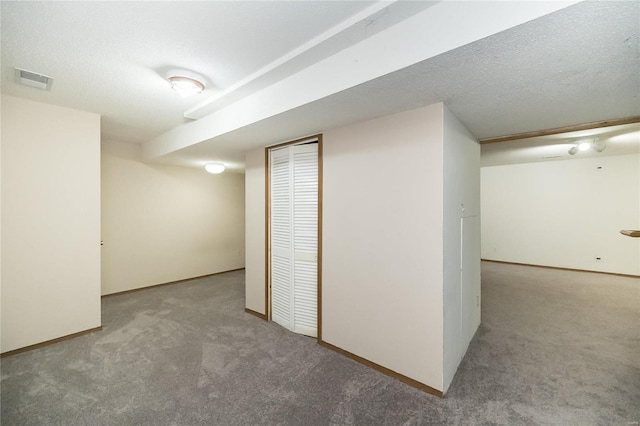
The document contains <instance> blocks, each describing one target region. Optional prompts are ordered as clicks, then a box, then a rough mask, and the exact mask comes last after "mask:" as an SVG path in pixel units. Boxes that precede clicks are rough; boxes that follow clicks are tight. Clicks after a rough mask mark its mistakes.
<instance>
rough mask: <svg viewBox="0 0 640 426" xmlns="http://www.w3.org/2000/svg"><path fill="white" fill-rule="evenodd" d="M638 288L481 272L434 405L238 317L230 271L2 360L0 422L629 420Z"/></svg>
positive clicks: (639, 338)
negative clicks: (468, 324)
mask: <svg viewBox="0 0 640 426" xmlns="http://www.w3.org/2000/svg"><path fill="white" fill-rule="evenodd" d="M639 281H640V280H638V279H634V278H625V277H615V276H609V275H602V274H591V273H581V272H566V271H558V270H551V269H543V268H533V267H524V266H514V265H504V264H497V263H490V262H484V263H483V266H482V301H483V305H482V316H483V323H482V325H481V327H480V329H479V330H478V333H477V334H476V336H475V337H474V339H473V341H472V344H471V346H470V348H469V351H468V353H467V355H466V357H465V358H464V360H463V361H462V364H461V366H460V368H459V370H458V373H457V374H456V376H455V379H454V381H453V384H452V385H451V388H450V390H449V392H448V393H447V395H446V397H445V398H444V399H440V398H437V397H434V396H431V395H428V394H426V393H423V392H421V391H419V390H417V389H414V388H412V387H410V386H408V385H405V384H403V383H401V382H399V381H397V380H395V379H392V378H390V377H387V376H385V375H383V374H381V373H378V372H376V371H374V370H372V369H369V368H367V367H365V366H363V365H361V364H358V363H356V362H354V361H352V360H350V359H347V358H345V357H342V356H340V355H338V354H337V353H334V352H332V351H330V350H328V349H325V348H323V347H321V346H319V345H317V344H316V343H315V340H314V339H310V338H307V337H304V336H299V335H296V334H292V333H289V332H287V331H285V330H284V329H283V328H281V327H280V326H278V325H276V324H274V323H268V322H265V321H262V320H260V319H259V318H256V317H254V316H251V315H249V314H246V313H244V312H243V308H244V297H243V291H244V284H243V282H244V273H243V272H242V271H237V272H231V273H227V274H222V275H217V276H213V277H208V278H204V279H197V280H192V281H189V282H185V283H180V284H176V285H172V286H164V287H158V288H152V289H148V290H144V291H140V292H135V293H130V294H124V295H116V296H110V297H106V298H104V299H103V301H102V308H103V327H104V329H103V330H102V331H101V332H97V333H93V334H90V335H86V336H82V337H78V338H75V339H71V340H68V341H65V342H61V343H58V344H55V345H52V346H49V347H45V348H41V349H37V350H33V351H30V352H26V353H22V354H18V355H14V356H10V357H6V358H3V359H2V361H1V364H0V369H1V376H2V379H1V383H0V386H1V404H2V406H1V413H2V417H1V420H2V425H3V426H9V425H156V426H157V425H225V426H226V425H437V424H442V425H480V424H481V425H485V424H498V425H538V424H542V425H625V426H628V425H630V424H637V422H638V421H640V282H639ZM634 422H635V423H634Z"/></svg>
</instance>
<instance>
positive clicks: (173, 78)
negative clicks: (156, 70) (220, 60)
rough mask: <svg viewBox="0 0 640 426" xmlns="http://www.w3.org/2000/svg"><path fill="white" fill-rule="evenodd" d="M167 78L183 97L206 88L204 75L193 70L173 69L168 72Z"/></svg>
mask: <svg viewBox="0 0 640 426" xmlns="http://www.w3.org/2000/svg"><path fill="white" fill-rule="evenodd" d="M167 80H169V82H170V83H171V88H172V89H173V90H175V91H176V92H178V94H179V95H180V96H182V97H183V98H186V97H188V96H191V95H197V94H198V93H201V92H202V91H203V90H204V83H203V82H204V77H202V76H201V75H198V74H196V73H194V72H191V71H186V70H171V71H169V72H168V73H167Z"/></svg>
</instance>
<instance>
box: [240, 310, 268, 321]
mask: <svg viewBox="0 0 640 426" xmlns="http://www.w3.org/2000/svg"><path fill="white" fill-rule="evenodd" d="M244 311H245V312H246V313H248V314H251V315H253V316H256V317H258V318H260V319H263V320H265V321H268V319H267V316H266V315H265V314H261V313H260V312H257V311H254V310H252V309H249V308H244Z"/></svg>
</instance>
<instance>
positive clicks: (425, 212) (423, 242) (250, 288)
mask: <svg viewBox="0 0 640 426" xmlns="http://www.w3.org/2000/svg"><path fill="white" fill-rule="evenodd" d="M322 140H323V149H322V156H321V160H322V191H323V195H322V200H321V202H322V212H323V215H322V235H321V238H322V239H321V243H322V252H321V255H322V270H321V274H322V285H321V291H322V296H321V307H322V310H321V312H320V317H321V322H320V324H319V327H320V330H319V333H320V334H319V341H320V342H321V343H322V344H324V345H327V346H330V347H332V348H334V349H337V350H339V351H343V353H347V354H348V355H349V356H353V357H355V358H356V359H359V360H361V361H362V360H364V361H368V362H369V363H374V364H376V365H377V366H378V368H380V369H381V370H382V371H384V372H386V373H387V374H391V375H393V376H395V377H399V378H400V379H401V380H404V381H406V382H408V383H410V384H412V385H414V386H416V387H419V388H421V389H424V390H426V391H429V392H432V393H435V394H443V393H444V392H445V391H446V389H447V387H448V386H449V384H450V382H451V379H452V377H453V374H454V373H455V370H456V368H457V366H458V364H459V362H460V360H461V359H462V356H463V355H464V353H465V351H466V348H467V345H468V343H469V340H470V339H471V337H472V336H473V334H474V332H475V330H476V329H477V327H478V324H479V320H480V316H479V311H480V307H479V289H480V285H479V284H480V283H479V278H480V274H479V265H480V247H479V239H478V238H479V225H480V223H479V182H478V176H479V155H480V150H479V147H478V145H477V143H476V142H475V140H473V138H472V137H471V135H470V134H469V133H468V132H467V131H466V129H465V128H464V126H462V124H460V123H459V122H458V121H457V120H456V119H455V117H453V116H452V115H451V113H450V112H449V111H448V110H446V107H445V106H444V105H443V104H435V105H431V106H427V107H423V108H419V109H415V110H412V111H406V112H402V113H399V114H395V115H391V116H386V117H382V118H378V119H375V120H370V121H366V122H362V123H356V124H352V125H348V126H344V127H341V128H338V129H332V130H328V131H326V132H324V133H323V139H322ZM262 151H263V150H262ZM260 160H262V163H261V162H260ZM261 164H262V165H261ZM263 164H264V157H260V154H259V152H258V150H256V151H252V152H250V153H249V154H247V175H246V178H247V180H246V184H247V194H248V195H247V196H248V197H249V188H251V191H252V194H253V197H254V198H255V199H254V200H252V201H251V202H250V201H249V198H248V199H247V206H249V205H255V206H259V205H260V199H262V200H264V196H265V193H264V189H263V192H259V191H258V190H257V188H258V185H259V184H262V185H264V178H263V177H264V166H263ZM461 167H464V168H467V169H468V170H465V171H464V172H462V171H461V170H460V168H461ZM259 171H262V172H263V174H262V177H261V175H260V172H259ZM263 188H264V186H263ZM254 191H255V192H254ZM447 192H448V193H447ZM460 204H465V206H466V210H465V211H462V210H461V208H460ZM248 208H249V207H248ZM264 221H265V217H264V214H263V215H260V214H258V213H257V211H255V210H252V211H247V247H248V250H249V247H258V246H259V245H260V244H264V228H261V227H260V222H262V223H263V224H264ZM251 250H252V251H254V250H255V249H254V248H252V249H251ZM255 251H256V252H257V250H255ZM263 259H264V258H262V259H260V257H259V256H253V255H252V256H249V254H247V283H246V294H247V307H248V308H249V307H250V306H257V305H259V304H260V302H262V301H263V300H264V299H261V298H260V297H258V295H259V294H260V292H264V278H262V279H261V278H260V274H259V273H258V272H259V271H260V270H261V268H264V260H263ZM461 266H462V268H461ZM263 270H264V269H263ZM249 271H253V272H252V273H251V274H249ZM250 275H251V277H250ZM256 302H257V303H256ZM250 304H251V305H250Z"/></svg>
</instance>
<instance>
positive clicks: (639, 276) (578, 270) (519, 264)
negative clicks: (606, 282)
mask: <svg viewBox="0 0 640 426" xmlns="http://www.w3.org/2000/svg"><path fill="white" fill-rule="evenodd" d="M480 260H481V261H483V262H493V263H503V264H505V265H518V266H531V267H533V268H545V269H558V270H560V271H571V272H590V273H592V274H605V275H615V276H616V277H628V278H640V275H631V274H618V273H616V272H605V271H590V270H588V269H573V268H562V267H559V266H546V265H533V264H531V263H518V262H505V261H503V260H491V259H480Z"/></svg>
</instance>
